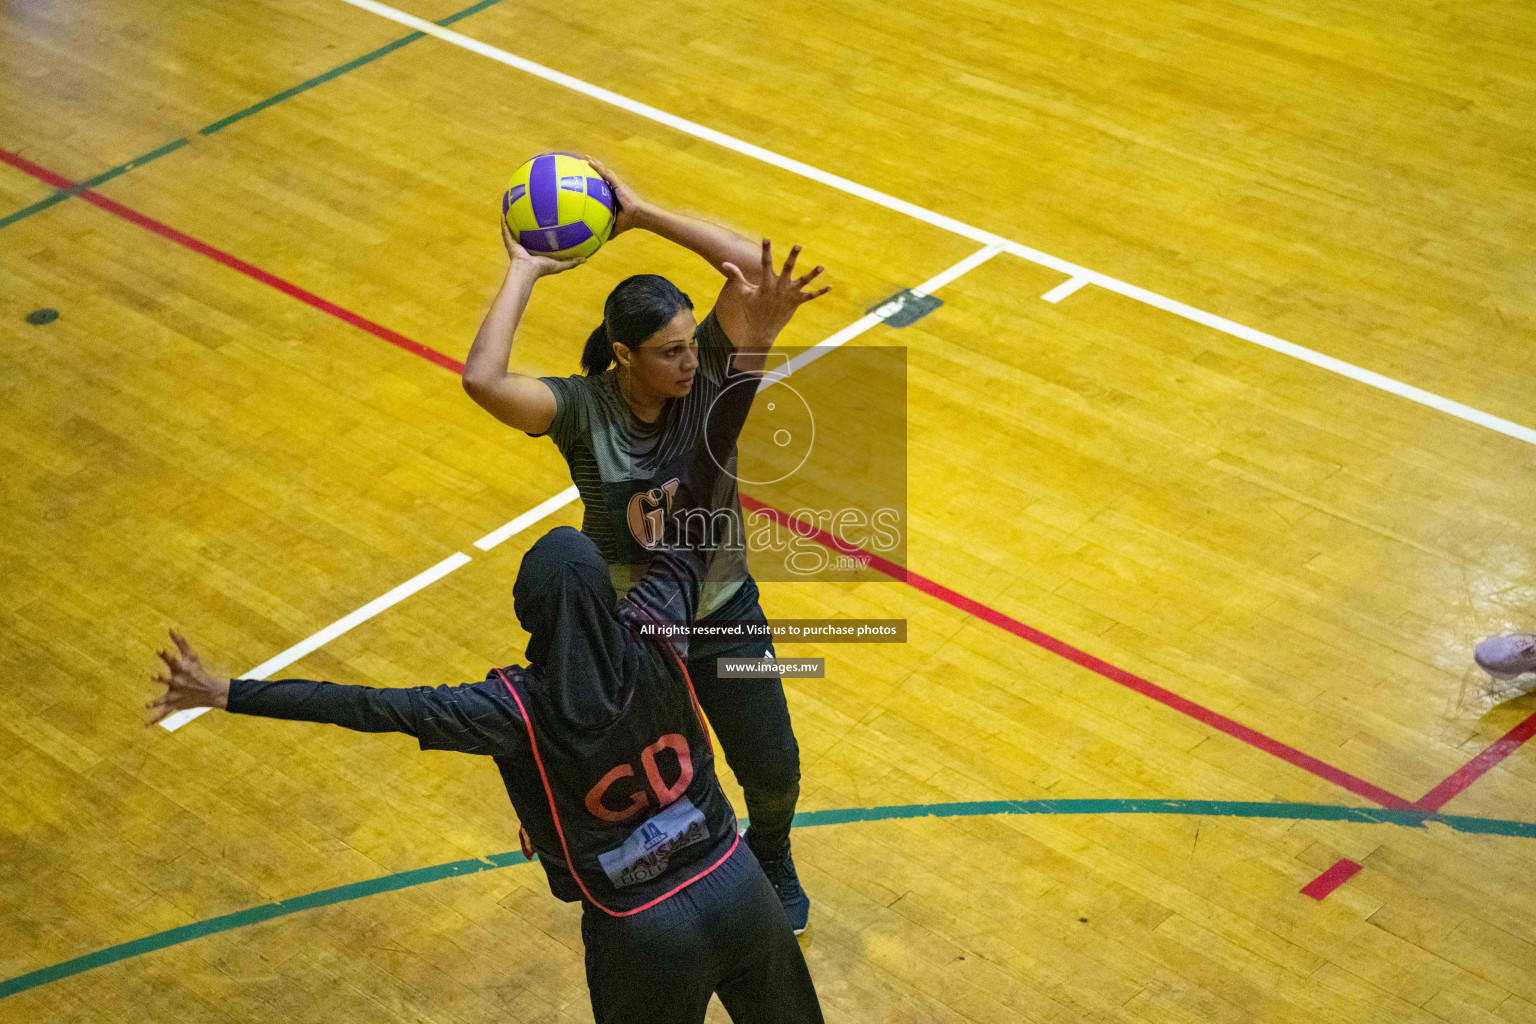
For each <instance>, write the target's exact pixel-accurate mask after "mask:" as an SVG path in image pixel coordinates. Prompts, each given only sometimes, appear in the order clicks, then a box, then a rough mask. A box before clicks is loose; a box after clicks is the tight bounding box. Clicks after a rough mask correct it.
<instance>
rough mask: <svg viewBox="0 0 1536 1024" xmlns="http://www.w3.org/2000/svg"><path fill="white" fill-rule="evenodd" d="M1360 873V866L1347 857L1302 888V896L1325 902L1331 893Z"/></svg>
mask: <svg viewBox="0 0 1536 1024" xmlns="http://www.w3.org/2000/svg"><path fill="white" fill-rule="evenodd" d="M1359 873H1360V865H1359V864H1356V863H1355V862H1354V861H1352V860H1350V859H1349V858H1347V857H1346V858H1345V859H1343V860H1341V861H1339V862H1338V863H1337V864H1335V865H1334V866H1333V867H1331V868H1329V869H1328V870H1327V871H1324V872H1323V873H1322V874H1320V875H1318V876H1317V877H1316V878H1314V879H1312V881H1310V882H1308V883H1307V884H1306V885H1304V886H1302V888H1301V894H1302V895H1303V896H1311V897H1312V898H1313V899H1315V900H1319V901H1321V900H1325V899H1327V898H1328V894H1329V893H1331V892H1333V890H1335V889H1337V888H1338V887H1339V886H1341V885H1343V884H1344V883H1345V882H1347V881H1349V880H1350V879H1351V878H1354V877H1355V875H1357V874H1359Z"/></svg>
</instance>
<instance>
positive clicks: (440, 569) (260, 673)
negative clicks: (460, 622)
mask: <svg viewBox="0 0 1536 1024" xmlns="http://www.w3.org/2000/svg"><path fill="white" fill-rule="evenodd" d="M469 560H470V559H469V556H468V555H466V554H464V553H463V552H455V553H454V554H452V555H450V556H449V557H447V558H445V559H443V560H442V561H441V562H438V563H437V564H436V565H434V566H433V567H432V568H430V569H428V570H427V571H426V572H423V573H418V574H417V575H415V576H412V577H411V578H410V579H408V580H406V581H405V582H404V583H402V584H400V585H399V586H398V587H396V588H395V589H394V590H391V591H390V592H389V593H387V594H385V595H383V596H382V597H376V598H374V599H373V600H372V601H369V602H368V603H367V604H365V605H363V606H362V607H361V608H359V609H358V610H357V611H355V612H352V613H351V614H349V615H344V616H342V617H341V618H339V619H337V620H336V621H335V622H333V623H331V624H330V625H329V626H326V627H325V628H324V629H322V630H321V631H320V632H318V633H316V634H315V635H314V636H311V637H309V638H307V639H305V640H300V641H299V642H298V643H296V644H294V645H293V646H292V647H290V648H288V649H287V650H286V651H284V652H283V653H282V654H279V655H278V656H277V657H275V658H271V659H269V660H267V661H264V662H262V663H261V664H260V665H257V666H256V667H255V668H253V669H251V670H250V671H249V672H247V673H245V674H244V675H242V676H239V677H238V678H240V679H265V678H267V677H268V676H270V675H271V674H272V673H274V672H276V671H277V670H278V669H283V668H287V667H288V666H289V665H292V664H293V663H294V662H296V661H298V660H299V659H300V658H302V657H304V655H306V654H309V653H310V652H311V651H315V650H318V649H319V648H321V647H324V646H325V645H326V644H328V643H330V642H331V641H332V640H334V639H336V638H337V637H339V636H341V635H342V634H343V633H345V632H347V630H349V629H351V628H352V627H354V626H358V625H361V624H362V623H364V622H367V621H368V620H369V619H371V618H373V617H374V616H375V615H377V614H379V613H380V612H382V611H383V610H384V609H386V608H389V607H390V606H392V605H396V604H399V603H400V602H401V601H404V600H405V599H406V598H408V597H410V596H411V595H412V594H414V593H416V592H417V591H418V590H422V589H424V588H426V587H429V586H431V585H432V584H434V583H436V582H437V581H438V580H440V579H442V578H443V577H444V576H447V575H448V574H449V573H451V572H453V570H455V569H457V568H458V567H459V566H461V565H464V564H465V563H467V562H468V561H469ZM211 710H213V709H212V708H191V709H189V710H187V711H178V712H176V713H175V714H174V715H171V716H170V717H168V718H166V719H165V720H164V721H162V722H161V723H160V725H161V726H162V727H163V728H165V729H167V730H169V731H171V732H175V731H176V730H177V729H180V728H181V727H182V726H184V725H186V724H187V723H188V722H190V721H192V719H194V718H196V717H197V716H198V715H201V714H203V713H205V712H207V711H211Z"/></svg>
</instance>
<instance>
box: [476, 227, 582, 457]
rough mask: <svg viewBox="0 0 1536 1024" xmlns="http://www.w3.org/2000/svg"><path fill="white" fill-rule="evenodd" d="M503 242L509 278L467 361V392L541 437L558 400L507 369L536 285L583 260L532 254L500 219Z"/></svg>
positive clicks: (535, 382) (506, 420) (504, 418)
mask: <svg viewBox="0 0 1536 1024" xmlns="http://www.w3.org/2000/svg"><path fill="white" fill-rule="evenodd" d="M501 240H502V244H504V245H505V246H506V249H507V257H508V261H509V262H508V264H507V275H506V277H505V278H504V279H503V280H502V282H501V289H500V290H499V291H497V293H496V298H495V299H494V300H493V301H492V302H491V308H490V310H489V312H487V313H486V314H485V320H484V321H483V322H482V323H481V324H480V330H479V331H478V332H476V334H475V343H474V344H473V345H471V346H470V349H469V356H468V357H467V358H466V359H465V360H464V377H463V380H464V390H465V391H466V392H468V394H469V397H471V398H473V399H474V400H475V404H477V405H479V406H480V407H481V408H482V409H484V410H485V411H486V412H488V413H490V414H491V415H492V416H495V417H496V418H497V419H499V420H501V422H503V423H505V424H507V425H508V426H510V427H516V428H517V429H518V430H524V431H527V432H528V433H530V434H542V433H544V431H546V430H548V429H549V425H550V423H551V422H552V421H553V420H554V418H555V395H554V392H552V391H550V390H549V385H548V384H545V383H544V382H543V381H541V380H539V379H538V378H537V377H530V376H528V375H527V374H522V373H513V372H512V371H511V370H509V369H508V368H507V362H508V360H509V359H511V356H512V341H513V339H514V337H515V336H516V334H517V325H518V323H519V322H520V321H521V320H522V317H523V311H524V310H525V309H527V307H528V297H529V296H530V295H532V294H533V286H534V283H535V282H537V281H538V279H539V278H541V277H545V276H548V275H549V274H558V273H561V272H562V271H566V270H570V269H571V268H572V267H575V266H579V265H580V264H581V263H582V262H584V261H583V260H579V259H573V260H557V259H551V258H550V257H548V256H539V255H535V254H533V253H530V252H529V251H528V250H526V249H524V248H523V247H522V246H521V245H519V244H517V241H516V240H515V239H514V238H513V237H512V233H511V231H509V230H508V228H507V222H506V219H505V218H503V219H502V220H501Z"/></svg>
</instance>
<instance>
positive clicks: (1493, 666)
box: [1472, 633, 1536, 679]
mask: <svg viewBox="0 0 1536 1024" xmlns="http://www.w3.org/2000/svg"><path fill="white" fill-rule="evenodd" d="M1472 658H1473V660H1475V661H1476V662H1477V664H1478V667H1479V668H1481V669H1482V670H1483V671H1484V672H1487V673H1488V674H1489V675H1491V676H1493V677H1494V678H1495V679H1513V678H1515V677H1516V676H1518V675H1523V674H1524V673H1526V672H1536V633H1511V634H1509V635H1508V636H1491V637H1489V638H1488V639H1487V640H1484V641H1483V642H1482V643H1480V644H1478V645H1477V650H1476V651H1475V652H1474V653H1473V655H1472Z"/></svg>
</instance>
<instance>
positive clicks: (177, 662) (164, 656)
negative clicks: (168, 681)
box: [155, 651, 181, 672]
mask: <svg viewBox="0 0 1536 1024" xmlns="http://www.w3.org/2000/svg"><path fill="white" fill-rule="evenodd" d="M155 653H156V654H158V655H160V660H161V661H163V662H165V664H166V666H167V667H168V668H169V669H170V670H171V671H172V672H175V671H176V670H177V669H179V668H181V659H180V658H173V657H171V655H170V653H169V652H168V651H156V652H155Z"/></svg>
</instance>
